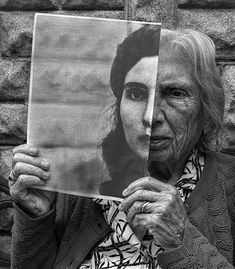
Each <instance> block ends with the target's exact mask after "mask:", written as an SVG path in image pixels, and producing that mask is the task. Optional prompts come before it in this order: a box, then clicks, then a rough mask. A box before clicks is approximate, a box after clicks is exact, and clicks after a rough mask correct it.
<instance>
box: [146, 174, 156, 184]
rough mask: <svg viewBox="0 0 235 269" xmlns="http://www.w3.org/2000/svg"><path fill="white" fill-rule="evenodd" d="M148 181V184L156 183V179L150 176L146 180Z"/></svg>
mask: <svg viewBox="0 0 235 269" xmlns="http://www.w3.org/2000/svg"><path fill="white" fill-rule="evenodd" d="M146 180H147V182H148V183H153V182H155V179H154V178H152V177H150V176H148V177H147V178H146Z"/></svg>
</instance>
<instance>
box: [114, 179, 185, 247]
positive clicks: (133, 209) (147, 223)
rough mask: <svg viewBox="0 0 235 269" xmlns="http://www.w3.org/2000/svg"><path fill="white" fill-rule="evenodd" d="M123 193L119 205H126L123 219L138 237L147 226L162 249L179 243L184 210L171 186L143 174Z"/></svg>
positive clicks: (121, 206)
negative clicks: (126, 212) (125, 219)
mask: <svg viewBox="0 0 235 269" xmlns="http://www.w3.org/2000/svg"><path fill="white" fill-rule="evenodd" d="M123 196H124V197H125V199H124V200H123V201H122V203H121V204H120V206H119V209H120V210H123V211H124V210H127V209H129V211H128V214H127V222H128V223H129V224H130V226H131V227H132V229H133V231H134V232H135V234H136V235H137V237H138V238H139V239H140V240H142V239H143V236H144V234H145V233H146V230H147V229H148V233H149V234H151V235H152V236H153V237H154V240H155V241H156V242H157V243H158V244H159V245H160V246H162V247H163V248H164V249H171V248H176V247H178V246H180V245H182V241H183V235H184V230H185V226H186V221H187V214H186V212H185V209H184V204H183V202H182V199H181V197H180V194H179V191H178V190H177V189H176V188H175V187H174V186H172V185H170V184H166V183H163V182H161V181H159V180H157V179H155V178H152V177H144V178H140V179H138V180H136V181H134V182H133V183H131V184H130V185H129V186H128V187H127V188H126V189H125V190H124V191H123ZM146 202H147V203H146Z"/></svg>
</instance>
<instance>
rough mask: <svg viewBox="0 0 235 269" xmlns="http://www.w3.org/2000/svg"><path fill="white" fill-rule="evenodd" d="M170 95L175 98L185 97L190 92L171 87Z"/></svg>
mask: <svg viewBox="0 0 235 269" xmlns="http://www.w3.org/2000/svg"><path fill="white" fill-rule="evenodd" d="M169 95H170V96H171V97H174V98H184V97H187V96H188V93H187V92H186V91H185V90H183V89H177V88H175V89H169Z"/></svg>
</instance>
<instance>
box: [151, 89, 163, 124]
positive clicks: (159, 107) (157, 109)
mask: <svg viewBox="0 0 235 269" xmlns="http://www.w3.org/2000/svg"><path fill="white" fill-rule="evenodd" d="M163 105H164V104H163V102H162V100H161V97H159V96H157V94H156V96H155V100H154V107H153V116H152V124H156V123H163V121H164V119H165V116H164V111H163Z"/></svg>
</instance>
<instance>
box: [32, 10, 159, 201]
mask: <svg viewBox="0 0 235 269" xmlns="http://www.w3.org/2000/svg"><path fill="white" fill-rule="evenodd" d="M151 27H152V28H151ZM155 28H156V29H157V30H155V31H156V34H155V35H156V40H155V42H154V43H153V44H151V46H152V47H153V48H150V47H148V46H146V47H144V48H143V50H149V51H150V50H153V49H155V53H156V55H158V49H159V38H160V29H161V28H160V24H154V23H153V24H148V23H141V22H131V21H129V22H127V21H121V20H119V21H118V20H108V19H106V20H105V19H97V18H84V17H75V16H63V15H47V14H36V16H35V25H34V40H33V54H32V57H33V59H32V66H31V85H30V99H29V111H28V131H27V134H28V137H27V142H28V143H29V144H31V145H35V146H37V147H38V148H40V154H41V155H40V156H41V157H44V158H46V159H48V160H49V161H50V165H51V166H50V169H51V178H50V181H49V182H48V184H47V185H46V186H44V187H43V188H44V189H45V188H46V189H48V190H53V191H62V192H67V193H70V194H77V195H78V194H79V195H85V196H91V195H93V196H94V195H106V196H110V197H119V198H121V197H122V195H121V193H122V191H123V190H124V189H125V188H126V187H127V186H128V185H129V183H130V182H132V181H134V180H136V179H138V178H141V177H144V176H145V175H146V173H147V161H148V153H149V141H150V136H151V128H150V125H149V126H144V125H143V124H142V114H143V111H144V110H145V109H146V106H147V109H146V110H147V114H148V115H146V117H148V118H149V121H150V122H151V118H152V113H153V106H154V92H155V84H156V74H157V64H158V58H157V57H156V58H155V59H154V63H153V67H154V68H153V69H150V68H152V66H147V67H146V73H147V72H148V74H147V77H146V80H148V81H151V84H152V85H151V86H152V88H151V89H147V88H146V89H145V87H146V85H144V84H143V85H142V84H141V80H140V78H139V76H140V72H141V68H143V67H144V66H145V65H146V64H145V63H144V62H143V63H142V64H141V65H140V66H137V65H135V64H134V63H135V62H137V59H136V57H137V56H138V55H136V53H135V51H136V50H137V49H139V48H136V42H137V39H138V37H139V36H140V35H141V34H142V36H143V37H142V40H141V39H140V38H139V42H141V41H142V42H146V37H145V36H144V35H146V36H147V31H151V29H155ZM45 29H46V30H45ZM148 29H150V30H148ZM152 31H153V30H152ZM88 33H89V34H88ZM138 53H143V52H141V51H140V52H138ZM147 53H148V52H147ZM149 53H153V52H151V51H150V52H149ZM132 67H134V68H132ZM126 74H127V75H126ZM125 75H126V77H125ZM97 197H98V196H97Z"/></svg>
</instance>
